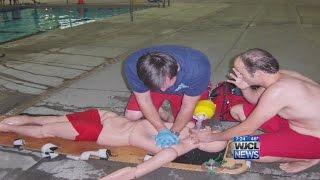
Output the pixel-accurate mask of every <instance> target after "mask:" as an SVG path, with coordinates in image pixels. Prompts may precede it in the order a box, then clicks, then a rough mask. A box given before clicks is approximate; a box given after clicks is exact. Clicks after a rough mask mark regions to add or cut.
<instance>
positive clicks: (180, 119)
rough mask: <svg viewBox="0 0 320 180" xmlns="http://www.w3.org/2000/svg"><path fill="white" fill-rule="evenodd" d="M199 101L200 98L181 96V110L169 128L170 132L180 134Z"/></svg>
mask: <svg viewBox="0 0 320 180" xmlns="http://www.w3.org/2000/svg"><path fill="white" fill-rule="evenodd" d="M199 99H200V96H187V95H184V96H183V99H182V105H181V109H180V112H179V114H178V116H177V118H176V120H175V122H174V124H173V126H172V128H171V129H172V131H174V132H180V131H181V130H182V129H183V128H184V127H185V126H186V124H187V123H188V122H189V121H190V120H191V118H192V115H193V111H194V108H195V106H196V104H197V102H198V100H199Z"/></svg>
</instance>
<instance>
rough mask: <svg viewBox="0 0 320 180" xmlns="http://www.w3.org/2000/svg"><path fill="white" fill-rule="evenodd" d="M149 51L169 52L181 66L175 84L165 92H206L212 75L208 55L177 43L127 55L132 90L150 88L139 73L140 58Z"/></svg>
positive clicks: (187, 93)
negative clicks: (140, 77)
mask: <svg viewBox="0 0 320 180" xmlns="http://www.w3.org/2000/svg"><path fill="white" fill-rule="evenodd" d="M149 52H163V53H165V54H168V55H170V56H172V57H173V58H174V59H175V60H176V61H177V62H178V64H179V66H180V69H179V71H178V74H177V80H176V82H175V84H174V85H173V86H171V87H169V88H168V89H167V90H166V91H164V92H163V93H166V94H179V95H182V94H186V95H188V96H198V95H201V94H202V93H203V92H205V90H206V89H207V87H208V85H209V83H210V75H211V71H210V70H211V65H210V63H209V60H208V57H207V56H206V55H205V54H203V53H202V52H200V51H198V50H195V49H192V48H189V47H184V46H177V45H161V46H153V47H149V48H145V49H141V50H139V51H136V52H134V53H133V54H131V55H130V56H128V57H127V59H126V60H125V64H124V73H125V76H126V79H127V82H128V84H129V86H130V88H131V89H132V91H135V92H139V93H143V92H146V91H148V90H149V88H148V87H147V86H145V84H144V83H143V82H142V81H141V80H140V79H139V77H138V74H137V62H138V59H139V58H140V57H141V56H143V55H145V54H147V53H149ZM158 91H159V92H162V91H160V90H158Z"/></svg>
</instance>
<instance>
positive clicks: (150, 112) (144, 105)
mask: <svg viewBox="0 0 320 180" xmlns="http://www.w3.org/2000/svg"><path fill="white" fill-rule="evenodd" d="M134 95H135V96H136V98H137V101H138V104H139V106H140V109H141V111H142V113H143V115H144V116H145V117H146V119H148V121H149V122H150V123H151V124H152V125H153V126H154V127H155V128H156V129H157V131H161V130H162V129H164V128H165V125H164V123H163V122H162V120H161V118H160V116H159V113H158V111H157V110H156V108H155V107H154V105H153V103H152V99H151V96H150V91H147V92H144V93H137V92H134Z"/></svg>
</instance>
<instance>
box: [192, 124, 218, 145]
mask: <svg viewBox="0 0 320 180" xmlns="http://www.w3.org/2000/svg"><path fill="white" fill-rule="evenodd" d="M190 131H191V135H190V136H191V138H192V139H194V140H197V141H198V142H203V143H209V142H212V141H214V138H213V137H214V133H212V131H211V128H210V127H209V126H206V128H205V129H200V130H198V129H191V130H190Z"/></svg>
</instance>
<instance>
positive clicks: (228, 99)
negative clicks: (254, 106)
mask: <svg viewBox="0 0 320 180" xmlns="http://www.w3.org/2000/svg"><path fill="white" fill-rule="evenodd" d="M210 99H211V100H212V101H213V102H214V103H215V104H216V106H217V107H216V112H215V115H214V119H217V120H226V121H235V120H234V119H233V118H232V116H231V114H230V109H231V107H232V106H234V105H237V104H242V103H244V102H245V101H246V100H245V98H244V97H243V95H242V92H241V90H240V89H239V88H238V87H236V86H235V85H234V84H232V83H228V82H226V81H223V82H220V83H218V85H217V87H216V88H214V89H213V90H212V91H211V93H210Z"/></svg>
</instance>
